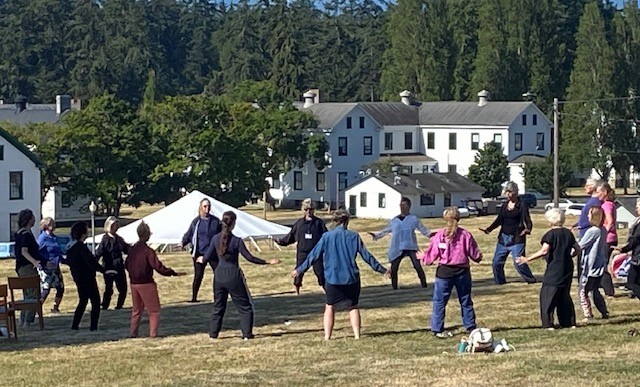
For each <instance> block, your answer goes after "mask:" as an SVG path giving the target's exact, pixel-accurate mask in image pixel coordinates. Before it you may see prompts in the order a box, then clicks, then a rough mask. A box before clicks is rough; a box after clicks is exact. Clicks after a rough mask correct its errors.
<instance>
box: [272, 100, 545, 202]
mask: <svg viewBox="0 0 640 387" xmlns="http://www.w3.org/2000/svg"><path fill="white" fill-rule="evenodd" d="M317 94H318V92H317V91H316V92H315V93H312V92H307V93H305V95H304V97H305V103H304V105H303V106H299V108H300V109H301V110H303V111H309V112H311V113H312V114H313V115H314V116H315V117H316V118H317V119H318V121H319V126H318V129H319V130H318V131H317V132H316V133H315V135H320V133H322V134H323V135H325V136H327V140H328V142H329V145H330V152H329V153H330V154H329V155H327V158H328V159H330V160H331V165H330V166H329V167H327V168H325V169H324V170H322V171H318V170H317V169H316V168H315V167H314V165H313V163H312V162H307V163H305V165H304V166H303V168H296V169H293V170H291V171H289V172H287V173H286V174H282V175H281V176H280V179H279V181H274V182H271V183H272V189H271V190H270V194H271V196H272V197H273V198H274V199H276V200H280V201H281V204H282V205H284V206H298V205H299V202H300V201H301V200H303V199H304V198H306V197H311V198H313V199H314V200H317V201H324V202H330V203H331V204H332V205H333V206H334V207H335V206H336V204H337V205H344V204H345V197H344V189H345V187H347V186H348V185H351V184H353V183H354V182H355V181H356V180H358V179H361V178H362V177H364V176H365V175H366V174H367V171H366V170H363V169H365V168H364V166H365V165H367V164H370V163H371V162H374V161H377V160H379V159H380V158H381V157H391V158H393V159H394V160H397V161H398V162H399V163H400V164H401V165H403V166H405V167H406V168H405V171H406V172H408V173H428V172H456V173H459V174H461V175H465V176H466V175H467V174H468V172H469V167H470V166H471V165H472V164H474V162H475V156H476V154H477V153H478V150H479V149H481V148H482V147H483V146H484V144H485V143H487V142H491V141H495V142H498V143H500V144H502V145H503V148H504V154H505V155H506V156H507V159H508V160H509V161H510V162H512V161H513V163H511V164H510V165H509V169H510V174H511V176H510V180H513V181H515V182H517V183H518V185H519V187H520V190H521V192H525V187H524V180H523V176H522V166H523V165H524V164H523V163H522V162H521V160H523V156H531V157H529V158H530V159H543V158H544V157H546V156H547V155H549V153H550V148H551V128H552V123H551V122H550V121H549V120H548V119H547V118H546V117H545V115H544V114H543V113H542V111H540V109H538V107H537V106H536V105H535V104H534V103H533V102H492V101H490V100H489V93H488V92H487V91H484V90H483V91H482V92H480V93H478V97H479V101H478V102H456V101H444V102H418V101H414V100H413V99H412V98H411V93H409V92H408V91H405V92H402V93H401V94H400V97H401V101H399V102H356V103H322V102H319V98H318V95H317ZM525 159H526V157H525ZM371 172H372V173H375V171H371ZM336 186H338V187H339V191H336Z"/></svg>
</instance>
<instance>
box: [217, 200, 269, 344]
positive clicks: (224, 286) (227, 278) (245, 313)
mask: <svg viewBox="0 0 640 387" xmlns="http://www.w3.org/2000/svg"><path fill="white" fill-rule="evenodd" d="M235 225H236V214H235V213H233V212H232V211H227V212H225V213H224V214H222V231H221V232H220V233H219V234H217V235H216V236H214V237H213V240H212V241H211V245H210V246H209V249H208V251H207V252H206V254H205V257H204V260H205V261H206V262H211V260H217V261H218V264H217V266H216V268H215V274H214V276H213V311H212V313H211V327H210V329H209V336H210V337H211V338H212V339H216V338H218V334H219V333H220V329H222V318H223V317H224V312H225V311H226V310H227V297H228V296H229V294H231V300H232V301H233V303H234V304H235V305H236V308H237V309H238V314H240V330H241V331H242V337H243V338H244V339H245V340H247V339H252V338H253V302H252V301H251V293H249V289H248V288H247V284H246V282H245V279H244V274H243V273H242V270H241V269H240V265H239V263H238V255H239V254H242V256H243V257H245V259H246V260H247V261H249V262H251V263H255V264H258V265H267V264H269V265H276V264H278V263H280V261H279V260H277V259H272V260H270V261H268V262H267V261H265V260H264V259H260V258H257V257H254V256H253V255H252V254H251V253H250V252H249V250H247V247H246V246H245V244H244V242H243V241H242V239H240V238H238V237H237V236H235V235H233V234H232V233H231V231H232V230H233V228H234V226H235Z"/></svg>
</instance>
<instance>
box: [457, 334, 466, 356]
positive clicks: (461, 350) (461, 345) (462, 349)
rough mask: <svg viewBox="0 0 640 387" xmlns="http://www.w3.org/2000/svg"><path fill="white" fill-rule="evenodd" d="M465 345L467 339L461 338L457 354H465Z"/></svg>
mask: <svg viewBox="0 0 640 387" xmlns="http://www.w3.org/2000/svg"><path fill="white" fill-rule="evenodd" d="M467 345H468V344H467V338H466V337H463V338H461V339H460V344H458V353H465V352H466V351H467Z"/></svg>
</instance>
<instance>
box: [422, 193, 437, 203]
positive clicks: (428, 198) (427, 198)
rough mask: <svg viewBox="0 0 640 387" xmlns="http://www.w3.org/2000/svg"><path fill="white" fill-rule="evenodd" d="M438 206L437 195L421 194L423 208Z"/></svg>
mask: <svg viewBox="0 0 640 387" xmlns="http://www.w3.org/2000/svg"><path fill="white" fill-rule="evenodd" d="M435 204H436V195H434V194H421V195H420V205H421V206H433V205H435Z"/></svg>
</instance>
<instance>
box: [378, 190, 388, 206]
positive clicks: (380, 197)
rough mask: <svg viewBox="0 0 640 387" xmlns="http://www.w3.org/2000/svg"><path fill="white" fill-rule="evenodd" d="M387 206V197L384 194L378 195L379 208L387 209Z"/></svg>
mask: <svg viewBox="0 0 640 387" xmlns="http://www.w3.org/2000/svg"><path fill="white" fill-rule="evenodd" d="M386 206H387V195H385V194H383V193H379V194H378V208H385V207H386Z"/></svg>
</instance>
